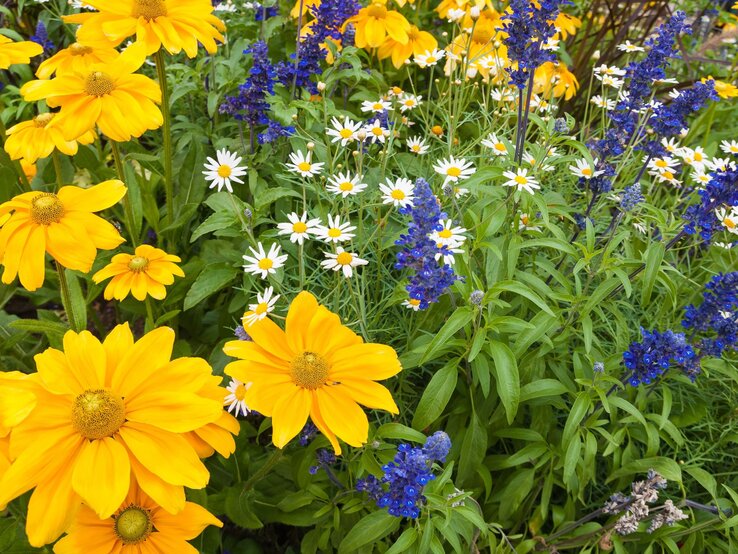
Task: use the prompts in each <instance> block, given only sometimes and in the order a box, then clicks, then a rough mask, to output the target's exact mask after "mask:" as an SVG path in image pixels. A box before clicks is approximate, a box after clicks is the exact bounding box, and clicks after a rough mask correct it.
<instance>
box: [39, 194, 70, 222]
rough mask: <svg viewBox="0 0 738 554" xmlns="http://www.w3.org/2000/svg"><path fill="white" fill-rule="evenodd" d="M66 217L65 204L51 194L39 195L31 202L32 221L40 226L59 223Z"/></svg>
mask: <svg viewBox="0 0 738 554" xmlns="http://www.w3.org/2000/svg"><path fill="white" fill-rule="evenodd" d="M63 215H64V204H62V203H61V200H59V197H58V196H57V195H56V194H53V193H51V192H43V193H41V194H39V195H38V196H37V197H36V198H34V199H33V201H32V202H31V219H32V220H33V222H34V223H36V224H38V225H51V224H52V223H59V221H60V220H61V218H62V216H63Z"/></svg>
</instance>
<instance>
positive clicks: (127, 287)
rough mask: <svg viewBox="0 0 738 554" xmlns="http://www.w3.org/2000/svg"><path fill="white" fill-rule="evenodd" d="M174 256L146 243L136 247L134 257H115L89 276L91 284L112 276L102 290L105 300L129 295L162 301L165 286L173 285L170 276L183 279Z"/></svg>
mask: <svg viewBox="0 0 738 554" xmlns="http://www.w3.org/2000/svg"><path fill="white" fill-rule="evenodd" d="M181 261H182V260H180V259H179V257H178V256H174V255H172V254H167V253H166V252H164V250H160V249H159V248H154V247H153V246H150V245H148V244H142V245H141V246H137V247H136V251H135V253H134V254H116V255H115V256H113V259H112V260H111V262H110V264H108V265H107V266H105V267H104V268H102V269H101V270H100V271H98V272H97V273H95V275H93V276H92V280H93V281H95V283H101V282H102V281H104V280H105V279H110V277H112V279H111V281H110V283H108V286H107V287H105V300H111V299H113V298H115V299H116V300H123V299H124V298H125V297H126V296H128V294H129V293H133V297H134V298H135V299H136V300H141V301H143V300H146V295H147V294H148V295H149V296H151V297H152V298H156V299H157V300H162V299H164V298H165V297H166V295H167V291H166V288H165V287H166V285H171V284H172V283H174V276H175V275H177V276H178V277H184V272H183V271H182V270H181V269H180V268H179V266H178V265H176V264H177V263H179V262H181Z"/></svg>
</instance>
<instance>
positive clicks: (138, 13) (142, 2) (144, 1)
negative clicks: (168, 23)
mask: <svg viewBox="0 0 738 554" xmlns="http://www.w3.org/2000/svg"><path fill="white" fill-rule="evenodd" d="M131 15H132V16H133V17H143V18H144V19H146V20H148V21H151V20H152V19H156V18H157V17H162V16H166V15H167V5H166V4H165V3H164V1H163V0H134V2H133V12H132V13H131Z"/></svg>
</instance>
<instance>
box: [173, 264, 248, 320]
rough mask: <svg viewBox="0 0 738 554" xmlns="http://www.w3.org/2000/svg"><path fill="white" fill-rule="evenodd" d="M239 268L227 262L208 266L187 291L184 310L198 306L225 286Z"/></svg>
mask: <svg viewBox="0 0 738 554" xmlns="http://www.w3.org/2000/svg"><path fill="white" fill-rule="evenodd" d="M238 271H239V270H238V268H235V267H230V266H227V265H225V264H216V265H211V266H208V267H206V268H205V269H204V270H203V271H202V272H201V273H200V275H198V276H197V279H195V282H194V283H192V287H190V290H189V291H187V296H185V299H184V310H185V311H187V310H189V309H190V308H192V307H193V306H196V305H197V304H199V303H200V302H202V301H203V300H205V299H206V298H207V297H208V296H210V295H212V294H215V293H216V292H218V291H219V290H220V289H222V288H223V287H225V286H226V285H227V284H228V283H230V282H231V281H233V279H234V278H235V277H236V275H237V274H238Z"/></svg>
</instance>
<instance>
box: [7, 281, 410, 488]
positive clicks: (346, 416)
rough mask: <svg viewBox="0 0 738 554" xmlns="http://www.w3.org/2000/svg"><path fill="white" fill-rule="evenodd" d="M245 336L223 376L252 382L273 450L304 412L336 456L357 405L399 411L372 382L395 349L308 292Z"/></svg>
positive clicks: (389, 364) (362, 435) (354, 439)
mask: <svg viewBox="0 0 738 554" xmlns="http://www.w3.org/2000/svg"><path fill="white" fill-rule="evenodd" d="M248 333H249V336H250V337H251V338H252V339H253V342H251V341H240V340H239V341H231V342H228V343H226V345H225V347H224V349H223V350H224V352H225V353H226V354H228V355H229V356H233V357H236V358H239V361H236V362H231V363H230V364H228V365H227V366H226V369H225V373H226V374H227V375H230V376H232V377H235V378H236V379H238V380H239V381H241V382H244V383H251V385H250V387H249V388H248V390H246V392H245V398H244V400H245V401H246V403H247V404H248V406H249V408H251V409H253V410H256V411H258V412H260V413H262V414H264V415H266V416H271V418H272V441H273V442H274V444H275V445H276V446H277V447H279V448H283V447H284V446H285V445H286V444H287V443H288V442H289V441H290V440H291V439H292V438H294V437H295V436H296V435H297V434H298V433H299V432H300V431H301V430H302V428H303V427H304V426H305V422H306V421H307V418H308V416H309V417H310V419H311V420H312V421H313V423H314V424H315V426H316V427H317V428H318V429H319V430H320V431H321V433H323V434H324V435H325V436H326V438H327V439H328V440H329V441H330V443H331V445H332V446H333V449H334V450H335V452H336V453H337V454H340V453H341V447H340V445H339V444H338V440H337V437H338V438H341V439H342V440H344V441H345V442H347V443H348V444H350V445H352V446H357V447H358V446H361V445H362V444H364V443H365V442H366V440H367V434H368V431H369V423H368V421H367V417H366V414H365V413H364V411H363V410H362V409H361V408H360V407H359V404H361V405H363V406H366V407H368V408H374V409H381V410H387V411H389V412H390V413H393V414H396V413H398V409H397V406H396V405H395V402H394V400H393V399H392V395H391V394H390V392H389V391H388V390H387V389H386V388H385V387H383V386H382V385H380V384H379V383H377V382H376V381H381V380H384V379H387V378H389V377H392V376H393V375H395V374H397V373H399V372H400V370H401V369H402V367H401V366H400V361H399V360H398V359H397V353H396V352H395V351H394V350H393V349H392V348H391V347H389V346H385V345H383V344H373V343H366V344H365V343H364V341H363V340H362V338H361V337H360V336H358V335H357V334H356V333H354V332H353V331H351V330H350V329H349V328H348V327H345V326H343V325H341V320H340V319H339V318H338V316H337V315H336V314H334V313H331V312H330V311H329V310H328V309H327V308H326V307H325V306H321V305H319V304H318V301H317V300H316V299H315V297H314V296H313V295H312V294H310V293H309V292H301V293H300V294H299V295H298V296H297V297H296V298H295V299H294V301H293V302H292V304H291V306H290V309H289V312H288V314H287V322H286V327H285V331H283V330H282V329H281V328H280V327H279V326H277V324H276V323H274V322H273V321H272V320H271V319H269V318H264V319H261V320H259V321H256V322H255V323H253V324H252V325H251V326H250V327H249V328H248ZM0 499H1V497H0Z"/></svg>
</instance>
